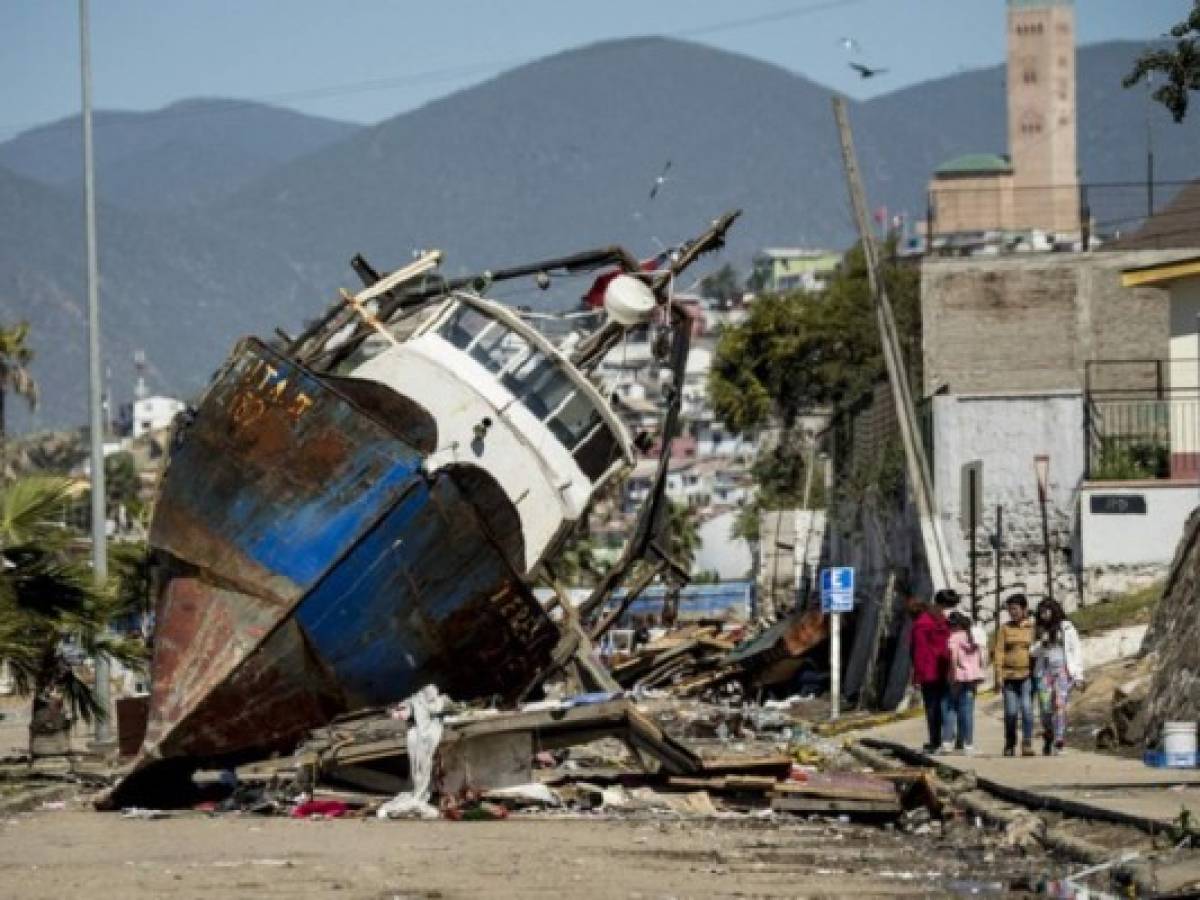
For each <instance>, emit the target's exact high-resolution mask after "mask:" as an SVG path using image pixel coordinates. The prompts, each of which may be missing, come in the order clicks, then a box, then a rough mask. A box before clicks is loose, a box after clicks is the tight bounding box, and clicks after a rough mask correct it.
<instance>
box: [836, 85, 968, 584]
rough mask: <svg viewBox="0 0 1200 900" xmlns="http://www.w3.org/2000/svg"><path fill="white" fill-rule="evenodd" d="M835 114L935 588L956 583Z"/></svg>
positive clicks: (842, 111)
mask: <svg viewBox="0 0 1200 900" xmlns="http://www.w3.org/2000/svg"><path fill="white" fill-rule="evenodd" d="M833 115H834V118H835V119H836V120H837V126H838V137H839V139H840V141H841V145H842V164H843V165H844V166H845V169H846V184H847V187H848V188H849V190H850V204H851V206H852V207H853V208H854V222H855V225H856V226H857V228H858V236H859V239H860V240H861V241H862V248H863V256H864V257H865V258H866V263H867V277H868V278H869V280H870V285H871V297H872V298H873V299H874V301H875V314H876V318H877V319H878V322H879V342H880V344H881V345H882V346H883V360H884V364H885V365H886V366H887V373H888V382H889V383H890V384H891V388H892V399H893V401H894V403H895V405H896V418H897V420H898V423H899V426H900V440H901V442H902V443H903V445H904V460H905V463H906V464H907V468H908V480H909V483H910V484H911V485H912V492H913V498H914V499H915V500H916V503H917V514H918V516H919V517H920V520H921V539H922V542H923V543H924V546H925V558H926V559H927V560H928V561H929V576H930V578H931V579H932V580H933V589H934V590H935V591H940V590H942V589H944V588H949V587H952V586H953V585H954V576H953V567H952V565H951V562H950V554H949V551H948V550H947V548H946V538H945V535H944V534H942V526H941V522H940V521H939V520H938V518H937V510H936V504H935V503H934V497H933V479H932V478H931V477H930V474H929V461H928V460H927V459H926V457H925V450H924V448H923V447H922V446H921V441H920V435H919V433H918V430H917V413H916V407H915V405H914V404H913V399H912V392H911V390H910V388H909V384H908V376H907V374H906V371H905V368H904V355H903V353H902V352H901V350H900V340H899V335H898V332H897V328H896V319H895V316H894V315H893V314H892V305H891V303H890V302H889V301H888V297H887V289H886V287H885V286H884V283H883V279H882V278H880V275H879V251H878V248H877V247H876V246H875V240H874V238H873V236H872V234H871V223H870V219H869V217H868V213H867V199H866V195H865V192H864V191H863V185H862V175H861V173H860V172H859V169H858V158H857V157H856V155H855V152H854V138H853V136H852V135H851V133H850V120H849V119H848V118H847V116H846V103H845V100H843V98H841V97H834V98H833Z"/></svg>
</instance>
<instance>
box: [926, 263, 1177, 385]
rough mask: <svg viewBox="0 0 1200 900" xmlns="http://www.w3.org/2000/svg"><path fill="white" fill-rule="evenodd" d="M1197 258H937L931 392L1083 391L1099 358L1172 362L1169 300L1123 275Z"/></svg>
mask: <svg viewBox="0 0 1200 900" xmlns="http://www.w3.org/2000/svg"><path fill="white" fill-rule="evenodd" d="M1188 255H1189V252H1188V251H1162V250H1147V251H1126V252H1119V253H1118V252H1114V253H1106V252H1095V253H1070V254H1067V253H1063V254H1057V253H1046V254H1030V255H1023V256H1010V257H1001V258H987V257H971V258H967V259H945V258H929V259H926V260H925V261H924V262H923V263H922V265H921V314H922V319H923V350H924V361H925V366H924V373H925V375H924V377H925V393H926V394H931V393H933V392H934V391H936V390H938V389H941V388H948V389H949V391H950V392H952V393H955V394H971V393H993V392H1006V393H1011V392H1018V391H1046V390H1069V389H1073V390H1079V389H1081V388H1082V387H1083V386H1084V365H1085V363H1086V362H1087V361H1088V360H1092V359H1164V358H1165V357H1166V356H1167V349H1168V339H1169V334H1170V331H1169V305H1168V300H1167V294H1166V292H1165V291H1163V290H1161V289H1158V288H1124V287H1122V286H1121V270H1122V269H1126V268H1132V267H1135V266H1145V265H1150V264H1153V263H1156V262H1161V261H1164V260H1171V259H1181V258H1184V257H1186V256H1188Z"/></svg>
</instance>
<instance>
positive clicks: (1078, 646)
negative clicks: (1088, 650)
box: [1029, 599, 1083, 756]
mask: <svg viewBox="0 0 1200 900" xmlns="http://www.w3.org/2000/svg"><path fill="white" fill-rule="evenodd" d="M1036 622H1037V629H1036V633H1035V638H1034V643H1033V646H1032V647H1030V648H1029V655H1030V656H1032V657H1033V672H1034V676H1035V682H1036V684H1037V692H1038V705H1039V706H1040V707H1041V713H1042V729H1043V731H1042V735H1043V739H1044V743H1043V744H1042V752H1043V753H1044V754H1046V756H1049V755H1050V754H1051V753H1055V754H1058V753H1062V750H1063V743H1064V739H1065V738H1066V735H1067V701H1068V700H1070V697H1071V688H1073V687H1074V686H1075V685H1077V684H1079V683H1080V682H1082V681H1083V645H1082V643H1081V642H1080V640H1079V632H1077V631H1076V630H1075V626H1074V625H1072V624H1071V622H1070V621H1069V620H1068V619H1067V617H1066V614H1065V613H1064V612H1063V608H1062V607H1061V606H1060V605H1059V604H1058V603H1057V602H1055V601H1054V600H1050V599H1046V600H1043V601H1042V602H1041V603H1039V604H1038V608H1037V618H1036Z"/></svg>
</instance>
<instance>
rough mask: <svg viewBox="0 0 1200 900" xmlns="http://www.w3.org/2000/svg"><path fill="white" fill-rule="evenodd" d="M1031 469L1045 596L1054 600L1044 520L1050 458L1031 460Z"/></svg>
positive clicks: (1048, 538) (1048, 535)
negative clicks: (1037, 506) (1034, 478)
mask: <svg viewBox="0 0 1200 900" xmlns="http://www.w3.org/2000/svg"><path fill="white" fill-rule="evenodd" d="M1033 469H1034V472H1035V473H1036V474H1037V485H1038V503H1039V504H1040V505H1041V507H1042V552H1043V553H1044V554H1045V556H1046V596H1047V597H1048V598H1049V599H1051V600H1053V599H1054V570H1053V568H1052V567H1051V565H1050V523H1049V521H1048V519H1047V518H1046V494H1047V493H1048V491H1049V483H1050V457H1049V456H1047V455H1046V454H1044V453H1041V454H1038V455H1037V456H1035V457H1034V458H1033Z"/></svg>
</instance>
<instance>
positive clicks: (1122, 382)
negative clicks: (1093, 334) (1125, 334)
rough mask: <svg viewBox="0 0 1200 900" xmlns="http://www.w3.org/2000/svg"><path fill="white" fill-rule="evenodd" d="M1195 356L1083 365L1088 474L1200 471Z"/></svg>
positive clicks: (1124, 477)
mask: <svg viewBox="0 0 1200 900" xmlns="http://www.w3.org/2000/svg"><path fill="white" fill-rule="evenodd" d="M1198 363H1200V361H1197V360H1194V359H1171V360H1112V361H1110V360H1101V361H1093V362H1089V363H1088V364H1087V370H1086V378H1085V407H1084V411H1085V412H1084V414H1085V423H1086V425H1085V427H1086V434H1087V473H1086V474H1087V478H1089V479H1091V480H1093V481H1131V480H1144V479H1189V480H1190V479H1195V478H1197V476H1198V475H1200V392H1198V391H1197V388H1196V384H1197V375H1198V374H1200V372H1198V369H1197V366H1198Z"/></svg>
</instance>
